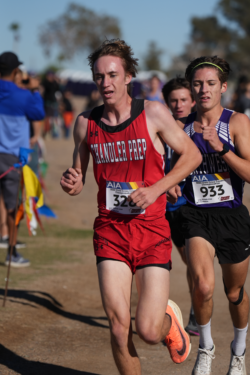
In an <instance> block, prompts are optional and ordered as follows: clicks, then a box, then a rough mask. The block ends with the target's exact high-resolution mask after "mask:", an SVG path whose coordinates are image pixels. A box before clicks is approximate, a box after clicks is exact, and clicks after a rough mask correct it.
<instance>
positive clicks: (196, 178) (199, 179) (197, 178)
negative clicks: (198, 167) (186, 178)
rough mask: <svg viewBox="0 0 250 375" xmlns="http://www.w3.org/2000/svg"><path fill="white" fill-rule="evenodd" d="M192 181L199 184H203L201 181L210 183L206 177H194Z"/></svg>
mask: <svg viewBox="0 0 250 375" xmlns="http://www.w3.org/2000/svg"><path fill="white" fill-rule="evenodd" d="M192 181H193V182H194V181H198V182H201V181H208V179H207V178H206V177H205V176H194V177H193V178H192Z"/></svg>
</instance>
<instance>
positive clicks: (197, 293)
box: [186, 237, 215, 349]
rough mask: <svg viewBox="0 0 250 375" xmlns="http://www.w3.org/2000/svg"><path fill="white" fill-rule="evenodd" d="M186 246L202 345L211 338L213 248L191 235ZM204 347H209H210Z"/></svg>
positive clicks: (210, 340) (201, 239)
mask: <svg viewBox="0 0 250 375" xmlns="http://www.w3.org/2000/svg"><path fill="white" fill-rule="evenodd" d="M186 248H187V262H188V267H189V269H190V272H191V275H192V280H193V283H194V289H193V294H192V300H193V308H194V312H195V318H196V321H197V324H198V328H199V331H200V343H201V346H204V345H205V343H206V342H207V343H208V344H209V345H210V343H211V342H212V338H211V333H210V327H208V326H207V325H208V324H209V323H210V319H211V316H212V310H213V300H212V297H213V291H214V283H215V281H214V265H213V261H214V255H215V249H214V247H213V246H212V245H211V244H210V243H209V242H208V241H206V240H205V239H204V238H201V237H193V238H190V239H189V240H187V241H186ZM201 326H203V327H204V326H205V327H204V328H203V327H201ZM205 349H211V347H208V348H205Z"/></svg>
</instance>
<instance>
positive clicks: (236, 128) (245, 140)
mask: <svg viewBox="0 0 250 375" xmlns="http://www.w3.org/2000/svg"><path fill="white" fill-rule="evenodd" d="M230 132H231V138H232V140H233V142H234V145H235V148H236V150H237V152H238V154H239V156H238V155H236V154H235V153H233V152H232V151H229V152H227V153H226V154H225V155H223V156H222V158H223V160H224V161H225V162H226V163H227V164H228V165H229V167H230V168H231V169H232V170H233V171H234V172H235V173H236V174H237V175H238V176H239V177H240V178H242V180H244V181H246V182H248V183H250V148H249V145H250V121H249V119H248V117H247V116H246V115H244V114H242V113H235V114H234V115H232V117H231V121H230ZM220 151H222V149H220V150H218V152H220Z"/></svg>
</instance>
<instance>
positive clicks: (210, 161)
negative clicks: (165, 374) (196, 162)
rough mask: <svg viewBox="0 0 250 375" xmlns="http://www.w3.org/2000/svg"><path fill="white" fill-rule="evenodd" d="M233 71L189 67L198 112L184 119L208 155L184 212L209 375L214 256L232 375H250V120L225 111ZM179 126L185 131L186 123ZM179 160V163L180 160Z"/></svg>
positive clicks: (200, 361)
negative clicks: (249, 338)
mask: <svg viewBox="0 0 250 375" xmlns="http://www.w3.org/2000/svg"><path fill="white" fill-rule="evenodd" d="M229 73H230V66H229V64H228V63H227V62H226V61H225V60H223V59H221V58H218V57H217V56H214V57H200V58H198V59H196V60H194V61H192V62H191V63H190V64H189V66H188V67H187V69H186V78H187V79H188V80H189V82H190V84H191V89H192V93H193V96H194V100H195V101H196V105H197V112H195V113H192V114H190V115H189V116H188V117H187V118H186V121H184V123H185V124H184V131H185V132H186V133H187V134H188V136H189V137H190V138H191V139H192V140H193V142H194V143H195V144H196V146H197V147H198V148H199V150H200V152H201V154H202V156H203V160H202V163H201V164H200V166H199V167H198V168H197V169H196V170H195V171H193V173H191V175H190V176H189V177H188V178H187V179H186V185H185V187H184V191H183V196H184V197H185V198H186V200H187V204H186V205H185V206H183V207H182V208H181V216H182V222H183V226H182V229H183V234H184V237H185V239H186V248H187V261H188V266H189V268H190V270H191V274H192V279H193V281H194V289H193V294H192V301H193V307H194V312H195V318H196V321H197V327H198V330H199V333H200V345H199V349H198V356H197V360H196V363H195V366H194V369H193V372H192V375H209V374H211V365H212V359H213V358H214V353H215V345H214V342H213V339H212V336H211V316H212V310H213V299H212V297H213V291H214V285H215V277H214V264H213V263H214V257H215V256H217V257H218V260H219V263H220V265H221V269H222V277H223V282H224V289H225V294H226V296H227V298H228V300H229V310H230V314H231V318H232V322H233V326H234V340H233V342H232V343H231V360H230V365H229V370H228V373H227V374H228V375H236V374H237V375H246V374H247V372H246V365H245V350H246V335H247V329H248V314H249V299H248V295H247V293H246V291H245V290H244V284H245V280H246V276H247V272H248V265H249V255H250V219H249V213H248V210H247V208H246V207H245V206H244V205H243V204H242V197H243V187H244V183H245V181H246V182H248V183H250V148H249V144H250V122H249V119H248V117H247V116H246V115H244V114H241V113H236V112H233V111H230V110H228V109H225V108H223V107H222V106H221V95H222V94H223V93H224V92H226V90H227V78H228V75H229ZM180 126H182V128H183V123H180ZM173 158H174V159H175V160H176V159H177V158H176V157H175V155H174V156H173ZM178 192H179V188H178V187H175V188H173V189H171V190H170V191H169V195H170V196H171V197H172V202H174V201H175V200H176V198H177V193H178Z"/></svg>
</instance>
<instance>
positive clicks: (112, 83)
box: [94, 56, 132, 105]
mask: <svg viewBox="0 0 250 375" xmlns="http://www.w3.org/2000/svg"><path fill="white" fill-rule="evenodd" d="M94 77H95V83H96V85H97V88H98V90H99V92H100V94H101V96H102V99H103V101H104V103H106V104H109V105H113V104H115V103H117V102H118V101H119V100H120V99H122V98H123V97H124V96H125V95H126V94H127V85H128V84H129V83H130V81H131V79H132V76H131V75H128V74H125V70H124V67H123V64H122V59H121V58H120V57H116V56H102V57H100V58H99V59H98V60H96V62H95V64H94Z"/></svg>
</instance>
